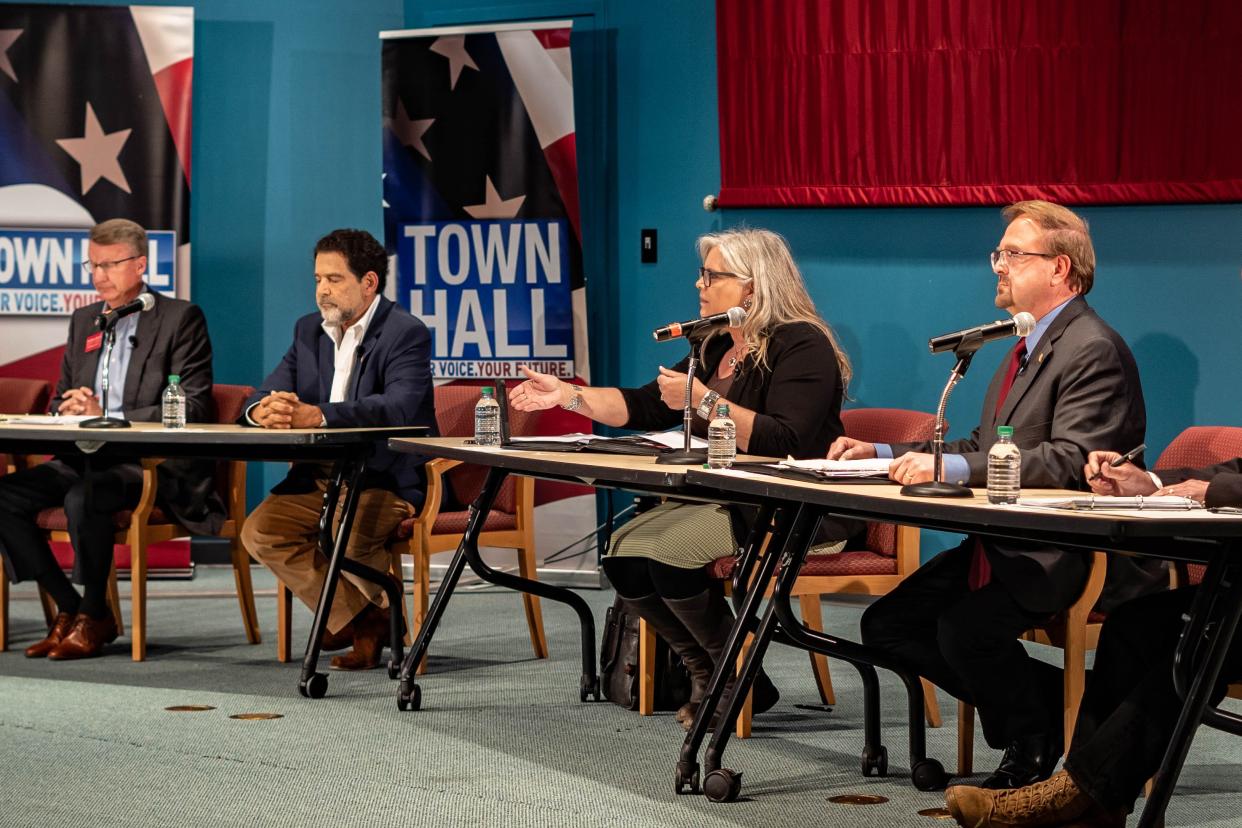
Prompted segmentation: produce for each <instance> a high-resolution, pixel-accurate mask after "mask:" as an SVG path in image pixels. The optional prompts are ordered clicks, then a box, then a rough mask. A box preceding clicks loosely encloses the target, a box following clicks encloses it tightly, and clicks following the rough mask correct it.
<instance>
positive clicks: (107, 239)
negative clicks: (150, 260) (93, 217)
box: [91, 218, 147, 256]
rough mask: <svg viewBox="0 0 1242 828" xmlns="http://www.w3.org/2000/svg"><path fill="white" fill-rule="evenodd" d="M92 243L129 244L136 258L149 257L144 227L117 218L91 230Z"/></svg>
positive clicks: (101, 223) (103, 222)
mask: <svg viewBox="0 0 1242 828" xmlns="http://www.w3.org/2000/svg"><path fill="white" fill-rule="evenodd" d="M91 241H93V242H94V243H95V244H128V245H129V246H130V249H131V250H133V251H134V255H135V256H145V255H147V231H146V230H143V229H142V225H141V224H138V223H137V222H134V221H130V220H129V219H123V218H115V219H108V220H107V221H102V222H100V223H99V224H96V225H95V226H94V227H92V228H91Z"/></svg>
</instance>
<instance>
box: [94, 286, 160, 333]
mask: <svg viewBox="0 0 1242 828" xmlns="http://www.w3.org/2000/svg"><path fill="white" fill-rule="evenodd" d="M153 307H155V296H154V295H153V294H151V293H149V292H147V291H143V292H142V293H140V294H138V298H137V299H135V300H133V301H132V302H126V303H125V304H124V305H121V306H120V307H119V308H113V309H112V310H105V311H104V312H103V313H101V314H99V315H98V316H96V317H95V325H96V326H97V327H98V328H99V330H101V331H109V330H112V328H114V327H116V323H117V322H120V321H121V320H122V319H124V318H125V317H126V316H129V315H130V314H131V313H138V312H140V311H149V310H151V308H153Z"/></svg>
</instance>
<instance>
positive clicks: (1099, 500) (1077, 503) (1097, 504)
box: [1018, 494, 1203, 512]
mask: <svg viewBox="0 0 1242 828" xmlns="http://www.w3.org/2000/svg"><path fill="white" fill-rule="evenodd" d="M1018 505H1019V506H1035V507H1037V508H1041V509H1068V510H1071V511H1077V512H1100V511H1109V512H1115V511H1132V510H1137V511H1152V512H1161V511H1163V512H1169V511H1177V512H1188V511H1192V510H1195V509H1202V508H1203V504H1202V503H1200V502H1199V501H1197V500H1194V499H1192V498H1189V497H1176V496H1174V495H1160V496H1159V497H1156V496H1151V497H1144V496H1143V495H1135V496H1134V497H1116V496H1112V495H1093V494H1084V495H1081V496H1074V497H1056V496H1053V497H1019V498H1018Z"/></svg>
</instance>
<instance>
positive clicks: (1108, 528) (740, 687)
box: [677, 469, 1242, 828]
mask: <svg viewBox="0 0 1242 828" xmlns="http://www.w3.org/2000/svg"><path fill="white" fill-rule="evenodd" d="M686 484H687V486H688V487H690V488H692V489H696V490H699V491H705V490H707V491H710V490H714V491H715V492H717V493H718V496H719V497H721V498H729V499H732V498H739V499H747V500H749V499H757V500H758V501H760V502H767V503H769V504H773V505H776V504H785V505H786V506H787V507H794V506H795V505H796V508H797V510H798V511H797V517H796V518H795V520H794V530H793V531H792V532H791V533H790V534H789V536H788V540H787V541H786V542H785V543H784V544H783V545H782V546H781V547H780V551H779V557H780V561H779V566H780V572H779V575H778V576H777V580H776V584H775V587H774V589H773V594H772V599H771V601H770V602H769V604H768V607H767V608H766V610H765V611H764V613H763V616H762V618H761V619H759V623H758V628H757V630H756V633H755V641H754V643H753V645H752V647H751V650H750V652H749V654H748V656H747V659H746V662H745V663H744V664H743V667H742V671H741V674H740V675H739V676H738V678H737V685H736V690H735V692H733V693H732V695H731V696H730V701H729V706H728V708H727V709H726V710H725V711H724V712H723V715H722V720H721V724H720V725H719V726H718V727H717V728H716V731H715V734H714V735H713V737H712V741H711V743H710V744H709V746H708V748H707V750H706V752H705V755H704V762H705V770H706V771H707V777H706V778H705V780H704V785H703V787H704V792H705V793H706V794H707V796H708V797H709V798H711V799H715V800H732V799H735V798H736V797H737V795H738V793H739V791H740V782H741V775H740V774H739V773H737V772H736V771H733V770H732V769H729V768H725V767H722V765H721V763H720V759H721V754H722V753H723V751H724V748H725V745H726V744H727V742H728V739H729V733H730V729H731V727H732V724H733V722H734V721H735V720H736V717H737V713H738V711H739V709H740V707H741V704H742V701H743V699H744V696H745V694H746V692H747V690H748V689H749V688H750V686H751V684H752V683H753V681H754V677H755V675H756V674H757V673H758V670H759V666H760V664H761V662H762V659H763V654H764V651H765V649H766V647H767V645H768V643H769V642H770V641H771V640H772V637H773V635H774V634H775V632H776V631H777V629H778V625H779V629H780V630H781V631H782V632H783V633H784V634H785V635H787V636H789V637H790V638H792V639H793V640H794V641H796V642H797V643H798V644H799V645H801V646H803V647H806V648H809V649H812V650H815V651H818V652H823V653H825V654H827V655H838V656H840V653H841V646H842V643H843V642H840V641H839V640H837V639H833V638H831V637H829V636H825V635H823V634H822V633H818V632H816V631H814V630H809V629H807V628H806V627H805V626H803V625H802V624H801V622H800V621H799V620H798V619H797V617H796V616H795V614H794V612H793V609H792V607H791V605H790V593H791V589H792V587H793V583H794V581H795V580H796V578H797V575H798V570H799V569H800V568H801V566H802V563H803V561H804V560H805V557H806V554H807V551H808V549H809V547H810V543H811V538H812V537H813V535H814V531H813V530H814V527H815V525H817V524H818V522H819V520H820V519H821V518H823V517H841V518H858V519H864V520H886V521H893V522H898V523H906V524H913V525H918V526H923V527H929V528H936V529H943V530H947V531H952V532H968V533H975V534H982V535H988V536H991V537H1004V538H1012V539H1019V540H1032V541H1039V542H1045V543H1050V544H1055V545H1057V546H1062V547H1065V548H1078V549H1087V550H1094V549H1103V550H1107V551H1113V552H1122V553H1127V554H1135V555H1142V556H1148V557H1155V558H1161V559H1164V560H1176V561H1187V562H1192V563H1203V564H1206V565H1207V572H1206V574H1205V576H1204V579H1203V582H1202V585H1201V587H1200V590H1199V593H1198V595H1197V596H1196V600H1195V602H1194V604H1193V606H1192V608H1191V611H1190V613H1189V614H1188V616H1187V618H1186V625H1185V628H1184V630H1183V633H1182V636H1181V639H1180V641H1179V644H1178V648H1177V653H1176V657H1175V668H1174V684H1175V686H1176V687H1177V688H1178V691H1179V693H1180V694H1181V695H1182V696H1183V699H1184V705H1183V708H1182V711H1181V714H1180V717H1179V719H1178V722H1177V725H1176V728H1175V730H1174V732H1173V735H1172V737H1171V739H1170V743H1169V745H1168V748H1167V750H1166V752H1165V755H1164V759H1163V762H1162V764H1161V767H1160V770H1159V771H1158V772H1157V774H1156V777H1155V785H1154V787H1153V790H1152V791H1151V793H1150V795H1149V796H1148V798H1147V802H1146V805H1145V807H1144V810H1143V814H1142V817H1141V819H1140V822H1139V825H1140V826H1141V828H1154V827H1155V826H1157V825H1160V824H1162V821H1163V817H1164V812H1165V809H1166V808H1167V806H1168V803H1169V799H1170V797H1171V796H1172V793H1173V788H1174V786H1175V785H1176V782H1177V777H1178V774H1179V773H1180V771H1181V767H1182V764H1183V762H1184V761H1185V758H1186V754H1187V751H1188V750H1189V748H1190V743H1191V741H1192V739H1193V737H1194V731H1195V729H1196V728H1197V727H1198V725H1199V724H1200V723H1201V722H1203V723H1206V724H1209V725H1211V726H1213V727H1217V728H1219V729H1222V730H1226V731H1229V732H1232V733H1236V734H1239V735H1242V718H1240V717H1238V716H1236V715H1234V714H1232V713H1229V712H1226V711H1221V710H1218V709H1215V708H1212V707H1211V706H1210V705H1208V697H1209V695H1210V693H1211V690H1212V688H1213V685H1214V684H1215V682H1216V681H1217V679H1218V677H1219V674H1220V669H1221V665H1222V663H1223V661H1224V658H1225V655H1226V653H1227V651H1228V649H1229V647H1230V644H1231V642H1232V641H1233V637H1234V634H1235V631H1236V629H1237V626H1238V619H1239V616H1240V615H1242V516H1239V515H1237V514H1217V513H1212V512H1208V511H1206V510H1195V511H1185V512H1161V511H1146V512H1135V511H1129V512H1095V511H1060V510H1049V509H1040V508H1032V507H1022V506H994V505H991V504H988V503H987V500H986V497H985V496H984V493H982V492H976V493H975V496H974V497H973V498H971V499H961V500H958V499H945V500H939V499H926V498H912V497H904V496H902V495H901V494H900V493H899V491H898V489H897V487H896V486H856V485H848V484H824V483H818V482H806V481H799V480H790V479H786V478H782V477H777V476H773V475H770V474H760V473H755V472H750V471H737V470H728V471H717V470H708V469H693V470H691V471H690V472H688V473H687V476H686ZM1026 494H1030V495H1036V496H1038V495H1075V496H1078V497H1081V496H1082V493H1080V492H1078V493H1070V492H1055V491H1032V492H1027V493H1026ZM755 591H756V592H758V591H759V590H758V589H756V590H755ZM755 603H756V605H757V603H758V602H757V601H756V602H755ZM756 608H757V607H756ZM748 621H749V619H748V618H746V617H739V621H738V625H737V626H736V627H735V629H734V631H733V635H732V636H731V638H730V647H729V648H728V649H727V650H726V652H725V654H724V656H723V657H722V658H721V663H722V664H730V663H732V662H730V658H731V657H732V658H733V659H734V660H736V658H737V656H738V655H739V654H740V650H741V638H742V637H743V634H744V633H743V629H744V625H745V624H747V623H748ZM846 652H847V657H849V654H852V655H854V656H857V657H865V656H866V653H857V652H854V653H850V648H849V647H847V648H846ZM874 663H879V662H874ZM723 672H724V670H723V669H718V670H717V674H716V675H715V676H714V677H713V682H712V687H711V691H710V693H709V699H708V701H705V702H704V704H703V705H702V707H700V710H699V716H698V718H697V719H696V721H695V725H694V728H693V729H692V731H691V733H690V734H689V735H688V737H687V743H686V746H685V748H683V753H682V756H681V758H680V761H679V763H678V770H677V774H678V777H677V778H678V786H679V788H680V787H681V786H682V784H683V783H684V784H689V783H690V782H691V781H695V782H697V777H698V767H697V765H696V764H694V758H695V756H696V754H697V748H698V743H701V740H702V738H703V736H704V735H705V733H706V724H707V722H708V721H710V718H709V717H710V716H711V715H712V713H713V712H714V711H713V710H712V708H714V707H715V706H716V704H717V703H718V700H719V698H720V696H721V694H722V691H723V687H724V684H725V677H724V675H723ZM915 761H916V760H915ZM932 770H935V769H934V768H933V769H930V770H928V771H926V773H927V774H929V775H930V774H931V771H932ZM914 773H915V783H916V784H917V785H919V787H923V785H921V784H919V783H920V779H919V770H918V767H917V761H916V766H915V771H914Z"/></svg>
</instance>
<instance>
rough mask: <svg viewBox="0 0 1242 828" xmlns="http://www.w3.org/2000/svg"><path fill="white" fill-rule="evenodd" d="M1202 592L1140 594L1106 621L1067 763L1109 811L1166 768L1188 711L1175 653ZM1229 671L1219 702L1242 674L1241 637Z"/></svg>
mask: <svg viewBox="0 0 1242 828" xmlns="http://www.w3.org/2000/svg"><path fill="white" fill-rule="evenodd" d="M1197 591H1198V590H1197V589H1196V588H1194V587H1191V588H1188V589H1176V590H1173V591H1171V592H1163V593H1158V594H1156V595H1150V596H1147V597H1144V598H1138V599H1135V600H1133V601H1130V602H1129V603H1126V604H1122V605H1121V606H1120V607H1118V608H1117V609H1116V610H1115V611H1114V612H1113V613H1112V614H1110V615H1109V617H1108V620H1107V621H1105V622H1104V629H1103V631H1102V632H1101V634H1100V644H1099V647H1098V649H1097V650H1096V654H1095V666H1094V668H1093V669H1092V670H1091V673H1090V675H1089V676H1088V678H1087V690H1086V693H1085V694H1084V695H1083V700H1082V708H1081V709H1080V710H1079V713H1078V724H1077V725H1076V726H1075V729H1074V743H1073V745H1072V746H1071V748H1070V752H1069V756H1067V757H1066V759H1065V768H1066V770H1068V771H1069V772H1070V775H1071V776H1073V777H1074V781H1075V782H1077V783H1078V786H1079V787H1080V788H1082V789H1083V790H1084V791H1086V792H1087V793H1088V794H1089V795H1090V796H1091V798H1092V799H1094V800H1095V801H1096V802H1097V803H1099V804H1100V805H1102V806H1103V807H1105V808H1107V809H1109V810H1119V809H1124V810H1126V811H1127V812H1128V811H1130V810H1133V808H1134V800H1135V799H1136V798H1137V797H1138V795H1139V792H1140V791H1141V790H1142V788H1143V785H1144V784H1145V783H1146V782H1147V780H1148V779H1150V778H1151V777H1152V776H1153V775H1154V774H1155V773H1156V771H1157V770H1159V768H1160V762H1161V760H1162V759H1163V758H1164V752H1165V749H1166V748H1167V747H1168V745H1169V739H1170V738H1171V737H1172V734H1173V728H1174V727H1175V726H1176V724H1177V717H1178V715H1179V714H1180V713H1181V710H1182V703H1181V701H1180V700H1179V699H1178V697H1177V693H1176V691H1175V690H1174V689H1173V653H1174V650H1175V649H1176V647H1177V641H1178V637H1179V636H1180V635H1181V631H1182V627H1183V623H1182V620H1181V617H1182V613H1184V612H1186V611H1187V610H1188V609H1189V607H1190V603H1191V601H1192V600H1193V599H1194V596H1195V593H1196V592H1197ZM1221 676H1222V677H1223V678H1222V680H1221V682H1220V683H1219V685H1218V686H1217V687H1215V688H1214V689H1213V693H1212V697H1211V703H1212V704H1217V703H1219V702H1220V700H1221V699H1222V698H1224V695H1225V690H1226V685H1227V684H1228V682H1229V681H1236V680H1237V679H1239V678H1242V639H1238V638H1235V639H1234V641H1233V645H1232V647H1231V648H1230V650H1229V653H1228V655H1227V656H1226V658H1225V663H1224V666H1223V667H1222V668H1221Z"/></svg>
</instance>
